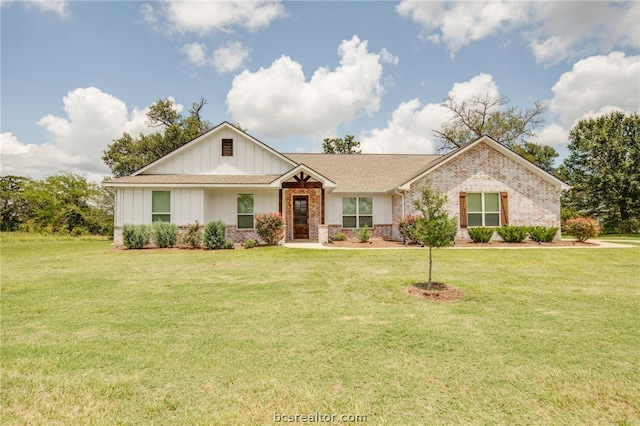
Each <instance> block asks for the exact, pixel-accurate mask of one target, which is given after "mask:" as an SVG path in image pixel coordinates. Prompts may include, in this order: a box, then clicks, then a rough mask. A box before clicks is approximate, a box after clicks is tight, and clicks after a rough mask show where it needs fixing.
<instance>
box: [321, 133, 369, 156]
mask: <svg viewBox="0 0 640 426" xmlns="http://www.w3.org/2000/svg"><path fill="white" fill-rule="evenodd" d="M358 148H360V142H359V141H356V140H354V136H353V135H346V136H345V137H344V139H341V138H333V139H330V138H325V139H324V141H323V142H322V152H323V154H360V150H359V149H358Z"/></svg>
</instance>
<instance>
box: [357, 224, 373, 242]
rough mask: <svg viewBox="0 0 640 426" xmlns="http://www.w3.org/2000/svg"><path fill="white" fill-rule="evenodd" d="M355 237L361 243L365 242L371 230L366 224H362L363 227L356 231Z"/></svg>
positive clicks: (369, 236)
mask: <svg viewBox="0 0 640 426" xmlns="http://www.w3.org/2000/svg"><path fill="white" fill-rule="evenodd" d="M356 237H358V240H360V242H361V243H366V242H367V241H369V238H371V231H370V230H369V227H367V225H364V228H360V229H358V230H357V231H356Z"/></svg>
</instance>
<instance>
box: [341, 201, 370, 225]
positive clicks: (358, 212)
mask: <svg viewBox="0 0 640 426" xmlns="http://www.w3.org/2000/svg"><path fill="white" fill-rule="evenodd" d="M346 198H355V199H356V212H355V214H345V213H344V200H345V199H346ZM361 198H369V199H370V200H371V213H360V199H361ZM341 207H342V228H344V229H360V228H361V227H362V226H363V225H362V224H361V222H360V217H371V225H370V226H369V225H368V224H367V226H368V227H369V228H373V197H357V196H354V197H342V205H341ZM345 217H355V218H356V226H355V228H352V227H347V226H344V218H345Z"/></svg>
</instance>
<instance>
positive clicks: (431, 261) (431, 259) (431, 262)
mask: <svg viewBox="0 0 640 426" xmlns="http://www.w3.org/2000/svg"><path fill="white" fill-rule="evenodd" d="M431 250H432V247H431V246H429V282H428V283H427V289H429V290H431V286H432V284H431V265H432V264H433V258H432V257H431Z"/></svg>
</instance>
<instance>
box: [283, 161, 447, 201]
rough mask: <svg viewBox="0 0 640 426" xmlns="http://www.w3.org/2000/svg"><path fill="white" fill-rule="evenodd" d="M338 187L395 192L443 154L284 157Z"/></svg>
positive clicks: (350, 189)
mask: <svg viewBox="0 0 640 426" xmlns="http://www.w3.org/2000/svg"><path fill="white" fill-rule="evenodd" d="M284 155H285V156H286V157H288V158H290V159H291V160H293V161H295V162H296V163H299V164H304V165H306V166H307V167H310V168H311V169H313V170H315V171H317V172H318V173H320V174H322V175H323V176H326V177H327V178H329V179H331V180H332V181H334V182H335V183H336V184H337V187H336V189H335V190H334V192H385V191H392V190H393V189H395V188H397V187H398V186H400V185H402V184H403V183H405V182H407V181H408V180H410V179H412V178H414V177H415V176H417V175H419V174H420V173H422V172H424V171H425V170H427V168H429V166H430V164H431V163H433V162H435V161H437V160H438V159H440V158H441V157H442V156H441V155H433V154H432V155H427V154H306V153H305V154H302V153H296V154H284Z"/></svg>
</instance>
